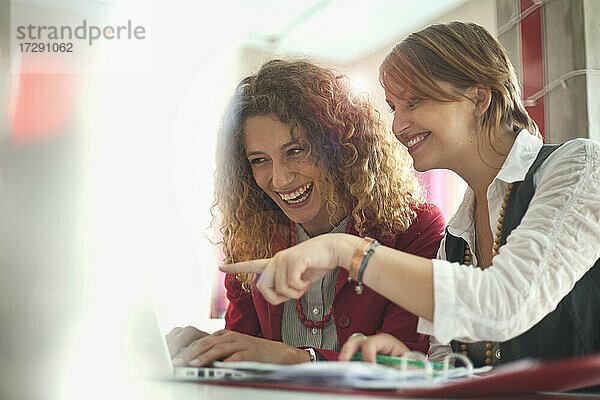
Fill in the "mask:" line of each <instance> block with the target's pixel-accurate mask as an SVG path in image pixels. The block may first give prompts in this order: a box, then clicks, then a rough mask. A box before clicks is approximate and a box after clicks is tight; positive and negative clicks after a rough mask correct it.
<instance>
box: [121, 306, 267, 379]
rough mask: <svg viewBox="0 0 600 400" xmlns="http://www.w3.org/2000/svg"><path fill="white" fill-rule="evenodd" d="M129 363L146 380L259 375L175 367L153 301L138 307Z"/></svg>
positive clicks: (129, 340)
mask: <svg viewBox="0 0 600 400" xmlns="http://www.w3.org/2000/svg"><path fill="white" fill-rule="evenodd" d="M127 344H128V346H127V347H128V353H129V354H128V355H129V363H130V367H131V368H132V372H133V373H134V375H136V376H138V377H141V378H146V379H159V380H183V381H218V380H243V379H248V378H253V377H256V375H255V374H252V373H250V372H245V371H239V370H234V369H229V368H219V367H175V366H174V365H173V363H172V362H171V357H170V355H169V349H168V347H167V342H166V339H165V337H164V336H163V334H162V333H161V331H160V328H159V324H158V319H157V318H156V312H155V310H154V307H153V306H152V305H151V304H142V305H140V306H138V307H136V308H135V310H134V312H133V313H132V316H131V321H130V326H129V335H128V338H127Z"/></svg>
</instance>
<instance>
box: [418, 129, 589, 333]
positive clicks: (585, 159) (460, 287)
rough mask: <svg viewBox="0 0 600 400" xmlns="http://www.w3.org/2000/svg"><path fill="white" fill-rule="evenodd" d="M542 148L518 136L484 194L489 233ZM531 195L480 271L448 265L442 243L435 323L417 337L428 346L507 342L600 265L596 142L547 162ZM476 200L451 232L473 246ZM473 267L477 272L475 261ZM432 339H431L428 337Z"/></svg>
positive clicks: (571, 146) (424, 325)
mask: <svg viewBox="0 0 600 400" xmlns="http://www.w3.org/2000/svg"><path fill="white" fill-rule="evenodd" d="M541 146H542V142H541V141H540V140H539V139H538V138H536V137H535V136H533V135H531V134H530V133H529V132H527V131H526V130H523V131H521V132H520V133H519V135H518V136H517V138H516V140H515V143H514V145H513V147H512V149H511V151H510V153H509V154H508V157H507V158H506V160H505V162H504V165H503V166H502V168H501V169H500V171H499V173H498V175H497V176H496V177H495V178H494V180H493V181H492V183H491V184H490V186H489V187H488V191H487V199H488V208H489V219H490V226H491V227H492V232H495V229H494V228H495V227H496V224H497V220H498V215H499V212H500V207H501V204H502V202H503V197H504V192H505V190H506V187H507V186H508V184H509V183H511V182H515V181H521V180H523V179H524V178H525V175H526V173H527V171H528V170H529V168H530V167H531V165H532V164H533V162H534V160H535V158H536V156H537V153H538V151H539V150H540V148H541ZM534 185H535V186H536V190H535V194H534V196H533V198H532V199H531V203H530V205H529V208H528V210H527V213H526V214H525V216H524V217H523V219H522V221H521V224H520V225H519V226H518V227H517V228H515V229H514V230H513V231H512V233H511V234H510V235H509V236H508V239H507V242H506V244H505V245H504V246H502V247H500V250H499V253H498V254H497V255H496V256H495V257H494V258H493V260H492V266H491V267H490V268H488V269H486V270H483V271H482V270H480V269H478V268H475V267H472V266H464V265H463V266H461V265H460V264H459V263H450V262H448V261H446V260H445V259H446V254H445V243H446V242H445V240H442V242H441V244H440V249H439V251H438V257H437V258H438V260H434V261H433V285H434V317H433V320H434V322H433V323H431V322H429V321H427V320H425V319H422V318H421V319H420V320H419V327H418V330H419V331H420V332H422V333H426V334H430V335H433V336H435V338H436V339H437V340H434V341H433V343H435V342H439V343H448V342H449V341H450V340H452V339H457V340H461V341H478V340H493V341H505V340H508V339H511V338H513V337H515V336H518V335H519V334H521V333H523V332H525V331H527V330H528V329H529V328H531V327H533V326H534V325H535V324H537V323H538V322H539V321H540V320H541V319H542V318H543V317H545V316H546V315H547V314H549V313H550V312H552V311H553V310H554V309H555V308H556V306H557V305H558V303H559V302H560V301H561V300H562V299H563V298H564V297H565V296H566V295H567V294H568V293H569V292H570V291H571V289H572V288H573V286H574V285H575V283H576V282H577V281H578V280H579V279H581V277H582V276H583V275H584V274H585V273H586V272H587V271H588V270H589V269H590V268H591V267H592V266H593V265H594V263H595V262H596V260H597V259H598V258H600V143H598V142H595V141H592V140H588V139H576V140H572V141H569V142H567V143H565V144H564V145H563V146H562V147H560V148H559V149H557V150H556V151H555V152H554V153H552V155H550V156H549V157H548V158H547V159H546V161H545V162H544V163H543V164H542V165H541V166H540V168H539V169H538V170H537V171H536V173H535V175H534ZM474 200H475V198H474V194H473V192H472V190H471V189H470V188H467V192H466V193H465V197H464V200H463V202H462V204H461V205H460V207H459V209H458V211H457V212H456V214H455V215H454V217H452V219H451V220H450V222H449V223H448V231H449V232H450V233H451V234H452V235H454V236H457V237H461V238H463V239H464V240H466V241H467V243H468V244H469V246H470V247H471V248H475V246H474V245H473V243H474V240H475V224H474ZM472 262H473V265H477V260H476V259H475V254H472ZM432 339H433V338H432Z"/></svg>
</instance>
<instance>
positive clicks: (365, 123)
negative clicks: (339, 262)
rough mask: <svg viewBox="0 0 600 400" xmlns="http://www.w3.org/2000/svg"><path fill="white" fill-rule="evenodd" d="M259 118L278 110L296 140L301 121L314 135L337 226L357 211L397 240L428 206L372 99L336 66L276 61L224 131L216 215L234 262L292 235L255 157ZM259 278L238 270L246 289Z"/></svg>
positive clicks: (247, 89) (370, 226) (233, 106)
mask: <svg viewBox="0 0 600 400" xmlns="http://www.w3.org/2000/svg"><path fill="white" fill-rule="evenodd" d="M259 115H273V116H276V117H277V118H278V119H279V120H280V121H281V122H282V123H284V124H287V125H289V126H290V131H291V132H292V136H293V135H294V132H297V130H298V128H299V127H302V128H303V130H304V131H305V132H306V139H305V141H306V142H307V143H304V144H305V145H307V147H308V149H309V154H311V156H312V157H314V158H315V159H316V163H317V166H318V167H320V169H321V173H322V178H323V181H324V183H325V184H324V188H323V198H324V199H325V200H326V207H327V211H328V213H329V215H330V221H329V222H330V223H331V224H332V225H333V224H334V223H333V221H334V219H335V218H336V217H339V216H341V215H350V216H351V217H352V220H353V222H354V228H355V229H356V231H357V232H358V233H359V234H360V235H363V236H364V235H365V234H366V233H367V232H368V233H369V234H372V235H379V236H380V237H383V238H386V237H388V238H389V237H390V236H392V235H393V233H394V232H398V231H400V232H403V231H405V230H406V229H408V227H409V226H410V224H411V222H412V220H413V219H414V218H415V216H416V212H415V207H417V206H419V205H422V204H423V192H422V188H421V186H420V184H419V182H418V181H417V179H416V178H415V176H414V174H413V171H412V164H411V163H412V161H411V159H410V157H409V156H408V154H407V153H406V150H405V149H403V148H402V147H401V146H400V144H399V142H398V141H397V140H396V139H395V138H394V137H393V135H392V134H391V132H389V131H388V130H386V129H385V126H384V125H383V122H382V121H381V118H380V116H379V113H378V112H377V111H376V110H375V109H374V108H373V106H372V105H371V104H370V103H369V101H368V99H367V98H366V97H365V96H364V95H361V94H359V93H357V92H355V91H354V90H353V89H352V87H351V86H350V84H349V80H348V79H347V78H346V77H344V76H339V75H336V74H335V73H334V72H333V71H331V70H329V69H326V68H322V67H319V66H316V65H314V64H312V63H309V62H305V61H284V60H273V61H269V62H267V63H265V64H264V65H263V66H262V67H261V68H260V70H259V71H258V73H257V74H256V75H252V76H249V77H247V78H245V79H243V80H242V81H241V82H240V84H239V85H238V86H237V88H236V90H235V94H234V95H233V97H232V99H231V100H230V102H229V104H228V106H227V108H226V112H225V114H224V118H223V122H222V126H221V128H220V131H219V133H218V138H217V153H216V172H215V199H214V203H213V205H212V207H211V212H212V215H213V223H212V225H213V227H215V228H218V229H219V230H220V232H221V234H222V242H220V243H222V245H223V251H224V254H225V263H231V262H238V261H244V260H249V259H256V258H266V257H271V256H272V255H273V254H272V248H271V245H272V243H273V240H274V238H275V236H276V235H282V237H285V236H283V235H286V234H289V228H288V227H289V220H288V218H287V217H286V216H285V214H284V213H283V212H282V211H281V209H280V208H279V207H278V206H277V205H276V203H275V202H274V201H273V200H272V199H271V198H270V197H269V196H268V195H267V194H266V193H265V192H263V191H262V190H261V189H260V188H259V186H258V185H257V184H256V182H255V180H254V177H253V175H252V169H251V166H250V163H249V162H248V160H247V158H246V153H245V149H244V136H243V135H244V132H243V125H244V122H245V121H246V120H247V119H248V118H250V117H252V116H259ZM253 279H254V275H253V274H248V275H244V274H240V275H238V280H240V281H241V282H243V283H244V285H245V286H244V288H245V289H247V288H248V285H249V284H250V283H251V282H252V281H253Z"/></svg>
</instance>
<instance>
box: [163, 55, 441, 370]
mask: <svg viewBox="0 0 600 400" xmlns="http://www.w3.org/2000/svg"><path fill="white" fill-rule="evenodd" d="M215 178H216V179H215V197H216V199H215V203H214V206H213V210H216V211H218V215H219V216H220V219H219V228H220V230H221V232H222V234H223V249H224V252H225V255H226V260H225V262H226V263H231V262H239V261H244V260H251V259H256V258H264V257H271V256H273V255H274V254H275V253H277V252H278V251H280V250H282V249H285V248H287V247H290V246H294V245H295V244H297V243H300V242H302V241H305V240H308V239H309V238H311V237H314V236H317V235H321V234H325V233H329V232H333V233H335V232H346V233H349V234H352V235H357V236H365V235H369V236H372V237H375V238H377V239H378V240H380V241H381V242H382V243H385V244H386V245H388V246H390V247H392V248H396V249H398V250H402V251H406V252H409V253H412V254H416V255H419V256H422V257H433V256H434V255H435V252H436V250H437V248H438V246H439V243H440V240H441V238H442V233H443V227H444V221H443V218H442V216H441V213H440V211H439V210H438V209H437V208H436V207H435V206H432V205H429V204H426V203H424V202H423V200H422V193H421V188H420V186H419V184H418V182H417V180H416V178H415V177H414V175H413V173H412V170H411V165H410V161H409V157H408V156H407V154H406V152H405V151H403V150H402V149H401V146H400V145H399V143H398V142H397V141H396V140H395V139H394V137H393V136H392V135H391V133H390V132H388V131H386V130H385V128H384V126H383V124H382V122H381V121H380V118H379V115H378V113H377V112H376V110H375V109H374V108H373V107H372V106H371V105H370V104H369V102H368V100H367V99H366V98H365V97H364V96H361V95H359V94H357V93H355V92H354V91H353V90H352V89H351V87H350V85H349V82H348V79H346V78H344V77H342V76H338V75H336V74H335V73H334V72H332V71H330V70H328V69H324V68H321V67H318V66H316V65H313V64H311V63H308V62H300V61H296V62H288V61H282V60H274V61H270V62H267V63H266V64H264V65H263V66H262V68H261V69H260V71H259V72H258V73H257V74H256V75H253V76H250V77H248V78H246V79H244V80H242V81H241V83H240V84H239V85H238V87H237V90H236V92H235V95H234V96H233V98H232V100H231V102H230V104H229V107H228V110H227V112H226V116H225V120H224V123H223V128H222V130H221V132H220V135H219V138H218V148H217V172H216V177H215ZM254 279H255V276H254V275H252V274H250V275H244V274H238V275H227V276H226V278H225V285H226V287H227V297H228V299H229V302H230V303H229V307H228V309H227V313H226V315H225V321H226V329H225V330H222V331H219V332H216V333H214V334H212V335H209V336H207V334H206V333H204V332H202V331H199V330H197V329H196V328H193V327H188V328H175V329H174V330H173V331H172V332H171V333H170V334H169V335H167V339H168V343H169V346H170V349H171V353H172V355H173V356H174V363H175V364H176V365H193V366H198V365H204V364H207V363H210V362H212V361H214V360H217V359H224V360H228V361H240V360H252V361H264V362H270V363H282V364H291V363H298V362H304V361H309V360H317V359H328V360H329V359H336V358H337V352H338V351H339V349H340V347H341V345H343V344H344V342H345V341H346V340H347V339H348V337H349V336H350V335H351V333H352V332H356V331H360V332H364V333H366V334H375V333H387V334H389V335H392V336H394V337H396V338H397V339H399V340H401V341H402V342H403V343H404V344H405V345H406V346H407V347H408V348H410V349H412V350H418V351H421V352H425V351H427V348H428V344H429V341H428V337H427V336H425V335H420V334H418V333H417V331H416V327H417V317H416V316H414V315H413V314H411V313H409V312H407V311H406V310H404V309H403V308H401V307H399V306H397V305H395V304H393V303H391V302H390V301H389V300H387V299H385V298H384V297H382V296H381V295H379V294H377V293H375V292H374V291H372V290H370V289H369V288H367V287H365V288H364V289H362V291H363V293H362V294H360V293H357V291H356V290H355V285H353V284H352V283H351V282H349V281H348V273H347V271H345V270H344V269H340V268H334V269H332V270H331V271H330V272H329V273H328V274H326V275H325V276H324V277H323V278H322V279H319V280H318V281H316V282H315V283H313V284H312V285H311V287H310V289H309V290H308V291H307V292H306V294H305V295H304V296H303V297H302V298H301V299H299V300H291V301H288V302H285V303H283V304H280V305H278V306H273V305H271V304H269V303H268V302H267V301H266V300H265V298H264V297H263V296H262V295H261V294H260V292H258V291H257V290H256V287H255V284H254V283H253V282H254ZM359 294H360V295H359ZM305 350H308V351H305Z"/></svg>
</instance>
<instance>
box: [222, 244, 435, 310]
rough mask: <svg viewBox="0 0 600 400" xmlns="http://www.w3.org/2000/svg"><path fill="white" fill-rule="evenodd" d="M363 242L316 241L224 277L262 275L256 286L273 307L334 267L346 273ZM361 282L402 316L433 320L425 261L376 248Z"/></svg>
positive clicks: (237, 267)
mask: <svg viewBox="0 0 600 400" xmlns="http://www.w3.org/2000/svg"><path fill="white" fill-rule="evenodd" d="M362 240H363V239H361V238H359V237H357V236H353V235H348V234H343V233H336V234H331V235H322V236H317V237H315V238H313V239H310V240H308V241H306V242H303V243H301V244H299V245H297V246H294V247H292V248H289V249H286V250H283V251H281V252H279V253H277V254H276V255H275V256H274V257H273V258H269V259H263V260H253V261H246V262H240V263H236V264H229V265H224V266H222V267H220V268H221V270H222V271H224V272H227V273H237V272H254V273H258V274H261V276H260V279H259V280H258V282H257V284H256V286H257V288H258V289H259V290H260V291H261V292H262V294H263V296H264V297H265V298H266V299H267V300H268V301H269V302H271V303H272V304H279V303H281V302H283V301H286V300H288V299H290V298H294V299H297V298H299V297H301V296H302V294H304V292H305V291H306V290H307V289H308V286H309V285H310V283H312V282H315V281H317V280H318V279H320V278H321V277H323V276H324V275H325V274H326V273H327V271H329V270H330V269H332V268H335V267H336V266H340V267H342V268H345V269H347V270H348V269H349V268H350V264H351V260H352V256H353V254H354V252H355V249H356V248H357V247H358V246H359V244H360V242H361V241H362ZM363 282H364V283H365V284H366V285H367V286H369V287H370V288H372V289H373V290H375V291H377V292H378V293H380V294H381V295H383V296H385V297H387V298H388V299H390V300H391V301H393V302H394V303H396V304H398V305H400V306H402V307H403V308H405V309H406V310H408V311H410V312H412V313H413V314H416V315H418V316H421V317H424V318H426V319H428V320H430V321H432V320H433V267H432V262H431V260H429V259H426V258H423V257H418V256H414V255H411V254H408V253H404V252H401V251H398V250H395V249H391V248H389V247H385V246H382V245H381V246H378V247H377V248H376V251H375V252H374V253H373V255H372V257H371V259H370V260H369V264H368V266H367V268H366V269H365V273H364V276H363Z"/></svg>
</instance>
